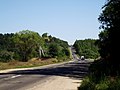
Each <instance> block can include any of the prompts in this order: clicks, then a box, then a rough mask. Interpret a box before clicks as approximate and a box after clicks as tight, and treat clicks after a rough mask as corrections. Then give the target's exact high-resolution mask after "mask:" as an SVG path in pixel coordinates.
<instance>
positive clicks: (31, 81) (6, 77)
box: [0, 61, 90, 90]
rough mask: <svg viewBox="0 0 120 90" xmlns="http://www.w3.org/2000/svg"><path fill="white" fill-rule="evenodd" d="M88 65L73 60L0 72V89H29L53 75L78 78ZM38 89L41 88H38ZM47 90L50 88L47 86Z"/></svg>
mask: <svg viewBox="0 0 120 90" xmlns="http://www.w3.org/2000/svg"><path fill="white" fill-rule="evenodd" d="M89 65H90V63H89V62H87V61H75V62H68V63H65V64H58V65H51V66H50V67H46V68H37V69H30V70H18V71H11V72H9V73H0V90H30V88H32V87H34V86H36V85H37V84H39V85H40V84H41V85H42V84H43V83H45V82H49V80H51V79H52V77H53V76H62V77H69V78H72V79H78V80H80V79H82V78H83V77H84V76H85V75H86V74H87V72H88V67H89ZM51 81H52V80H51ZM48 84H49V83H48ZM53 87H55V85H54V86H53ZM61 87H62V86H61ZM63 87H64V86H63ZM68 87H69V86H68ZM38 90H42V89H40V88H38ZM48 90H50V89H49V88H48Z"/></svg>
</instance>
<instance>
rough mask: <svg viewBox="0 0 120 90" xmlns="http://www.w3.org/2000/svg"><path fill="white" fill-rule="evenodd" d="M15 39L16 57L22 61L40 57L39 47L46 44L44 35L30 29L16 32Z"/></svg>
mask: <svg viewBox="0 0 120 90" xmlns="http://www.w3.org/2000/svg"><path fill="white" fill-rule="evenodd" d="M13 41H14V43H15V49H16V51H15V52H16V57H18V58H19V59H20V60H22V61H27V60H29V59H30V58H33V57H38V55H39V47H40V46H41V47H43V45H44V41H43V39H42V37H41V36H40V35H39V34H38V33H36V32H33V31H29V30H23V31H20V32H18V33H16V34H15V35H14V37H13Z"/></svg>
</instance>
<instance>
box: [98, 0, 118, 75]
mask: <svg viewBox="0 0 120 90" xmlns="http://www.w3.org/2000/svg"><path fill="white" fill-rule="evenodd" d="M102 9H103V11H102V13H101V15H100V16H99V21H100V23H101V29H102V30H103V31H102V32H101V33H100V34H99V40H98V46H99V52H100V55H101V57H102V58H103V60H106V61H107V63H109V64H110V65H109V68H110V67H111V69H112V73H114V74H115V73H118V72H120V70H118V69H119V68H120V61H119V59H118V58H119V50H120V43H119V41H120V40H119V38H120V0H107V2H106V4H105V5H104V7H103V8H102Z"/></svg>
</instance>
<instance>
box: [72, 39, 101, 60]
mask: <svg viewBox="0 0 120 90" xmlns="http://www.w3.org/2000/svg"><path fill="white" fill-rule="evenodd" d="M95 42H96V40H95V39H85V40H76V41H75V43H74V45H73V46H74V47H75V49H76V53H77V54H78V55H80V56H85V58H92V59H95V58H98V57H99V53H98V47H97V46H96V45H95Z"/></svg>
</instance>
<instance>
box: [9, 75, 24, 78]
mask: <svg viewBox="0 0 120 90" xmlns="http://www.w3.org/2000/svg"><path fill="white" fill-rule="evenodd" d="M20 76H22V75H15V76H12V77H11V78H17V77H20Z"/></svg>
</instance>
